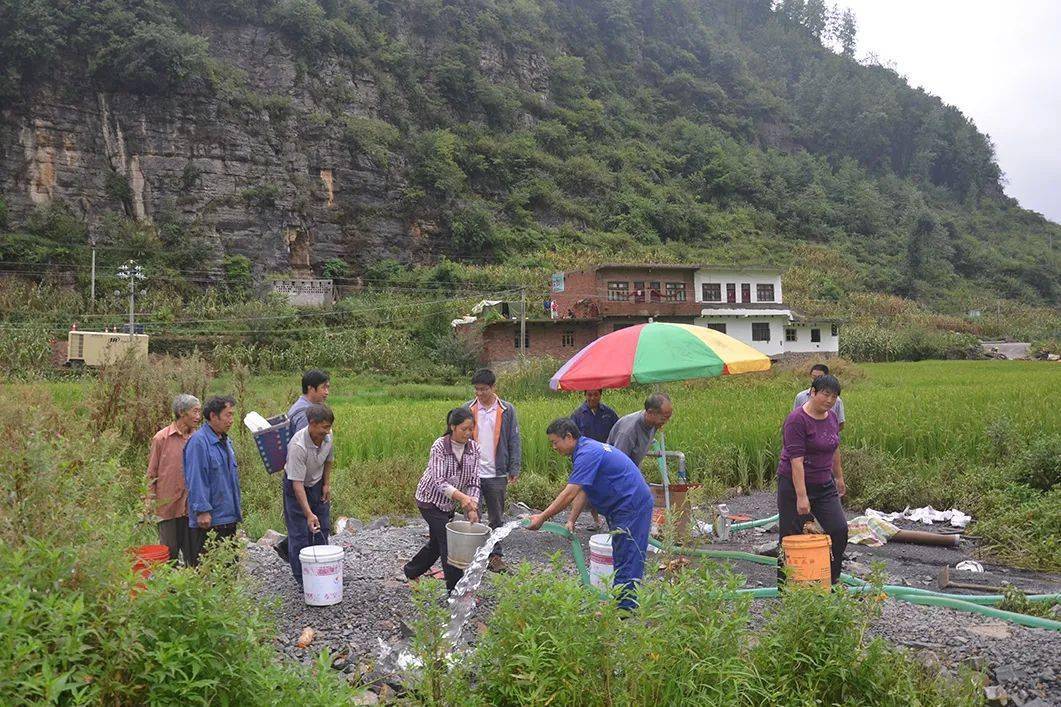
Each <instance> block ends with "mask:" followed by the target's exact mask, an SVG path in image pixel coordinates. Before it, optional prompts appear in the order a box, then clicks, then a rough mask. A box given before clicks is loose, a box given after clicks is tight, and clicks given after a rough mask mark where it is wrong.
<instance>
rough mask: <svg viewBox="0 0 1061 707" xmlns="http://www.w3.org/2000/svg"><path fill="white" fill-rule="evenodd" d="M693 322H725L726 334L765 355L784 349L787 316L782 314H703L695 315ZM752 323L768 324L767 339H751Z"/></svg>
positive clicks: (775, 354) (703, 324)
mask: <svg viewBox="0 0 1061 707" xmlns="http://www.w3.org/2000/svg"><path fill="white" fill-rule="evenodd" d="M694 323H695V324H697V325H699V326H708V325H709V324H725V325H726V334H727V335H728V336H732V337H733V338H734V339H737V340H739V341H743V342H744V343H745V344H748V345H749V346H751V347H753V348H756V349H758V350H759V351H762V352H763V353H764V354H766V355H767V356H777V355H779V354H781V353H783V352H784V351H785V325H786V324H788V317H787V316H784V315H780V316H772V317H758V316H756V317H734V316H704V317H697V318H696V320H695V321H694ZM753 323H755V324H758V323H765V324H769V325H770V340H769V341H752V324H753Z"/></svg>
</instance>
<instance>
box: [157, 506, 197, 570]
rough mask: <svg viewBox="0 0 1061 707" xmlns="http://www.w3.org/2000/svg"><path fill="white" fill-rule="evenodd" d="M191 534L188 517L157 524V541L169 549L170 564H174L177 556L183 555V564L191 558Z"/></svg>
mask: <svg viewBox="0 0 1061 707" xmlns="http://www.w3.org/2000/svg"><path fill="white" fill-rule="evenodd" d="M192 532H193V529H192V528H189V527H188V516H181V517H180V518H170V519H169V520H160V521H159V522H158V539H159V542H161V543H162V544H163V545H165V546H166V547H168V548H169V559H170V562H176V561H177V556H178V555H183V559H184V564H188V559H189V558H190V557H191V556H192Z"/></svg>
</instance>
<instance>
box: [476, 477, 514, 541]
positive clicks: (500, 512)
mask: <svg viewBox="0 0 1061 707" xmlns="http://www.w3.org/2000/svg"><path fill="white" fill-rule="evenodd" d="M507 492H508V477H507V476H494V477H491V478H486V479H484V478H480V479H479V515H480V516H481V515H483V507H484V506H485V507H486V515H487V516H488V517H489V519H490V521H489V525H490V528H491V529H492V530H493V529H497V528H500V527H501V526H502V525H504V523H505V494H506V493H507ZM502 554H503V553H502V552H501V543H498V544H497V545H494V549H493V550H491V551H490V557H493V556H495V555H497V556H498V557H500V556H501V555H502Z"/></svg>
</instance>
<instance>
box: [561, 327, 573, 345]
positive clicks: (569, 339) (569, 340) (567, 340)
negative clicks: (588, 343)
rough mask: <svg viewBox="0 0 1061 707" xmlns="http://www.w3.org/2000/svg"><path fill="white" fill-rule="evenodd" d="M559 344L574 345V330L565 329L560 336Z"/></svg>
mask: <svg viewBox="0 0 1061 707" xmlns="http://www.w3.org/2000/svg"><path fill="white" fill-rule="evenodd" d="M560 345H561V346H574V345H575V332H573V331H571V330H568V331H565V332H564V333H563V334H562V335H561V337H560Z"/></svg>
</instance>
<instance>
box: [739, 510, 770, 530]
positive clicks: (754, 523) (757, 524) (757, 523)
mask: <svg viewBox="0 0 1061 707" xmlns="http://www.w3.org/2000/svg"><path fill="white" fill-rule="evenodd" d="M779 517H780V516H778V515H777V514H774V515H772V516H770V517H769V518H760V519H759V520H749V521H745V522H743V523H734V524H733V525H731V526H729V529H730V530H748V529H750V528H761V527H762V526H764V525H771V524H773V523H776V522H777V520H778V518H779Z"/></svg>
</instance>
